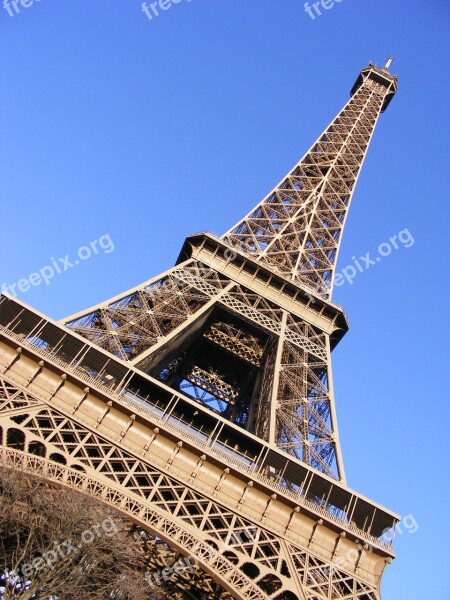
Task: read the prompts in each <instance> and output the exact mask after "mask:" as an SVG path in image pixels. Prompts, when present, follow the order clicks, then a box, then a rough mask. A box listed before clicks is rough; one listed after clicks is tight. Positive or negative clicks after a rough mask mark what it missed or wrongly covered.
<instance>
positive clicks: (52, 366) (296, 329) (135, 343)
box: [0, 61, 399, 600]
mask: <svg viewBox="0 0 450 600" xmlns="http://www.w3.org/2000/svg"><path fill="white" fill-rule="evenodd" d="M389 65H390V61H389V62H388V63H387V64H386V65H385V67H383V68H381V69H379V68H377V67H376V66H374V65H373V64H369V66H368V67H367V68H365V69H363V70H362V71H361V73H360V75H359V77H358V79H357V81H356V83H355V85H354V86H353V88H352V91H351V98H350V100H349V101H348V102H347V104H346V105H345V106H344V108H343V109H342V110H341V112H340V113H339V114H338V115H337V117H336V118H335V119H334V120H333V121H332V122H331V124H330V125H329V126H328V127H327V129H326V130H325V131H324V132H323V134H322V135H321V136H320V137H319V139H318V140H317V141H316V142H315V143H314V144H313V146H312V147H311V148H310V149H309V150H308V152H307V153H306V154H305V155H304V156H303V158H302V159H301V160H300V161H299V162H298V163H297V165H296V166H295V167H294V168H293V169H292V171H291V172H290V173H289V174H288V175H287V176H286V177H285V178H284V179H283V180H282V181H281V182H280V183H279V184H278V185H277V186H276V187H275V189H274V190H273V191H272V192H271V193H270V194H269V195H268V196H267V197H266V198H265V199H264V200H262V202H260V203H259V204H258V205H257V206H256V207H255V208H254V209H253V210H252V211H251V212H250V213H248V215H247V216H246V217H245V218H244V219H243V220H242V221H240V222H239V223H237V224H236V225H235V226H234V227H232V228H231V229H230V230H229V231H227V232H226V233H225V234H224V235H223V236H222V237H220V238H219V237H216V236H214V235H212V234H209V233H200V234H196V235H193V236H190V237H188V238H187V240H186V242H185V243H184V245H183V248H182V250H181V253H180V256H179V258H178V261H177V263H176V265H175V266H174V267H173V268H172V269H169V270H168V271H166V272H165V273H163V274H162V275H158V276H157V277H155V278H153V279H151V280H149V281H147V282H145V283H144V284H142V285H140V286H138V287H136V288H134V289H132V290H129V291H127V292H126V293H123V294H120V295H119V296H117V297H115V298H113V299H110V300H108V301H106V302H104V303H102V304H100V305H98V306H95V307H93V308H91V309H89V310H87V311H83V312H82V313H79V314H77V315H73V316H72V317H69V318H67V319H64V320H63V321H61V322H55V321H53V320H51V319H49V318H48V317H45V316H44V315H42V314H39V313H38V312H37V311H35V310H32V309H31V308H29V307H27V306H26V305H25V304H23V303H22V302H20V301H18V300H17V299H14V298H11V297H10V296H7V295H3V296H2V298H1V300H0V335H1V343H0V414H1V428H0V435H1V439H0V442H1V449H0V452H1V457H2V463H3V465H5V466H7V467H8V466H14V465H16V466H20V467H21V468H23V469H24V470H26V471H29V472H34V473H35V472H38V473H39V474H41V475H42V476H44V477H46V478H47V479H48V480H49V481H52V482H56V483H59V484H62V485H68V486H75V487H76V488H78V489H80V490H82V491H84V492H85V493H88V494H92V495H93V496H95V497H99V498H101V500H102V501H103V502H105V503H108V504H111V505H114V506H116V507H118V508H119V510H121V511H122V512H123V514H124V515H126V516H127V517H128V518H129V519H131V520H132V521H134V522H135V523H137V524H139V525H140V526H141V527H142V528H143V529H145V530H146V531H147V532H149V533H150V534H152V535H153V536H155V538H154V539H155V541H154V548H155V552H154V563H155V567H156V566H157V565H161V564H162V563H163V561H164V560H166V561H167V560H169V558H168V557H170V559H171V560H175V558H176V556H177V555H178V554H182V555H189V554H192V555H193V556H195V557H196V560H198V567H197V570H196V572H195V573H192V572H191V571H189V570H186V572H184V573H178V575H177V577H176V581H175V585H176V586H177V589H179V590H183V589H184V590H185V591H186V590H187V589H188V588H189V589H191V590H192V589H194V588H196V589H197V591H199V592H200V593H201V595H202V597H209V596H211V597H213V596H214V597H223V598H226V597H228V596H230V595H231V596H233V597H235V598H261V599H262V598H276V599H277V600H291V599H292V600H293V599H295V598H297V599H299V600H325V599H327V600H337V599H341V600H344V599H353V600H356V599H358V600H377V599H378V598H379V584H380V579H381V576H382V573H383V570H384V567H385V565H386V563H387V562H390V560H391V559H392V557H393V556H394V555H393V550H392V547H391V545H390V542H389V541H386V540H384V539H381V536H382V534H383V532H384V531H386V530H388V529H389V528H392V527H394V526H395V524H396V523H397V521H398V518H399V517H398V516H397V515H395V514H393V513H391V512H390V511H387V510H386V509H384V508H383V507H381V506H379V505H378V504H376V503H375V502H372V501H370V500H368V499H367V498H364V497H363V496H361V495H360V494H358V493H356V492H354V491H353V490H351V489H350V488H349V487H348V486H347V484H346V481H345V475H344V468H343V462H342V456H341V451H340V445H339V437H338V429H337V420H336V414H335V407H334V398H333V386H332V377H331V361H330V353H331V351H332V350H333V348H334V347H335V346H336V344H337V343H338V342H339V341H340V339H341V338H342V337H343V335H344V334H345V332H346V331H347V329H348V325H347V320H346V316H345V314H344V312H343V310H342V309H341V308H340V307H339V306H337V305H335V304H333V303H332V302H331V300H330V298H331V293H332V288H333V274H334V269H335V265H336V260H337V255H338V251H339V244H340V241H341V236H342V231H343V228H344V224H345V221H346V217H347V214H348V209H349V206H350V201H351V198H352V194H353V190H354V187H355V184H356V181H357V178H358V175H359V172H360V169H361V166H362V163H363V161H364V158H365V155H366V152H367V148H368V145H369V142H370V139H371V136H372V134H373V131H374V128H375V125H376V122H377V120H378V117H379V115H380V113H381V112H383V111H384V110H385V109H386V107H387V106H388V104H389V102H390V101H391V99H392V97H393V95H394V94H395V92H396V90H397V78H396V77H395V76H393V75H392V74H390V72H389V70H388V67H389ZM180 593H181V592H180Z"/></svg>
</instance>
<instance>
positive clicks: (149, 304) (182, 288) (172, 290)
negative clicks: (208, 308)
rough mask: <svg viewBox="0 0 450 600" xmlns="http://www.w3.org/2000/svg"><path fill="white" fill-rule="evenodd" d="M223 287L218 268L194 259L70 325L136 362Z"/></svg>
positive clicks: (108, 348) (103, 346)
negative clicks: (204, 264)
mask: <svg viewBox="0 0 450 600" xmlns="http://www.w3.org/2000/svg"><path fill="white" fill-rule="evenodd" d="M191 281H192V282H196V284H197V285H195V286H194V285H192V284H191V283H190V282H191ZM223 287H224V282H223V281H222V280H221V279H220V277H219V275H218V274H217V273H216V272H215V271H214V270H212V269H208V268H204V267H200V268H199V266H198V265H196V264H195V263H193V262H191V263H189V264H186V265H185V266H184V267H183V268H180V267H177V268H174V269H172V270H171V271H169V272H168V273H167V274H166V275H164V276H163V277H161V278H160V279H157V280H156V281H152V282H151V283H150V284H148V285H144V286H143V287H142V288H139V289H137V290H135V291H133V292H132V293H130V294H127V295H125V296H123V297H122V298H119V299H116V300H114V301H113V302H111V303H109V304H106V305H101V306H99V307H98V308H97V309H95V310H93V311H92V312H88V313H86V314H84V315H82V316H79V317H77V318H76V319H75V320H72V321H70V322H68V323H67V326H68V327H69V328H70V329H72V330H73V331H75V332H76V333H78V334H79V335H82V336H83V337H85V338H86V339H88V340H90V341H91V342H93V343H95V344H97V345H98V346H100V347H101V348H103V349H104V350H107V351H108V352H111V354H113V355H114V356H117V357H119V358H121V359H122V360H132V359H134V358H136V357H137V356H139V355H141V354H142V353H143V352H145V351H146V350H148V349H149V348H150V347H151V346H153V345H154V344H156V343H157V341H158V340H160V339H162V338H164V337H166V336H167V335H169V334H170V333H171V332H173V331H174V330H175V329H177V328H178V327H179V326H180V325H182V324H183V323H185V322H186V321H187V320H189V319H191V318H192V317H193V315H195V314H196V313H197V312H198V311H199V309H201V308H202V307H203V306H204V305H205V304H206V303H207V302H208V301H209V300H210V298H211V297H213V296H215V295H217V294H218V293H219V292H220V291H221V290H222V289H223Z"/></svg>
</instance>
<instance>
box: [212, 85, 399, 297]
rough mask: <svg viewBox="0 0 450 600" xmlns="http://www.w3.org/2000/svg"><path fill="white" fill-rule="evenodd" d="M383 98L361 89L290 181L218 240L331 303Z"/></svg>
mask: <svg viewBox="0 0 450 600" xmlns="http://www.w3.org/2000/svg"><path fill="white" fill-rule="evenodd" d="M386 93H387V89H386V88H385V87H383V86H375V85H373V82H371V81H367V82H366V83H365V84H363V85H362V86H361V87H360V88H359V90H358V91H357V92H356V93H355V95H354V96H353V97H352V98H351V99H350V100H349V102H348V103H347V104H346V106H345V107H344V108H343V109H342V110H341V112H340V113H339V114H338V116H337V117H336V118H335V119H334V120H333V121H332V123H331V124H330V125H329V127H328V128H327V129H326V130H325V132H324V133H323V134H322V135H321V136H320V138H319V139H318V140H317V142H316V143H315V144H314V145H313V146H312V148H311V149H310V150H309V151H308V152H307V154H306V155H305V156H304V157H303V158H302V159H301V160H300V162H299V163H298V164H297V165H296V166H295V167H294V169H293V170H292V171H291V172H290V173H289V174H288V175H287V177H285V178H284V179H283V180H282V182H281V183H280V184H279V185H278V186H277V187H276V188H275V190H274V191H273V192H271V193H270V194H269V195H268V196H267V197H266V198H265V199H264V200H263V201H262V202H261V203H260V204H258V205H257V206H256V207H255V208H254V209H253V210H252V211H251V212H250V213H249V214H248V215H247V216H246V217H245V218H244V219H243V220H242V221H240V222H239V223H238V224H237V225H235V226H234V227H232V228H231V229H230V230H229V231H228V232H227V233H226V234H225V235H224V236H223V239H224V240H225V241H226V242H227V243H229V244H231V245H233V246H236V247H238V248H240V249H241V250H242V251H244V252H246V253H249V254H252V255H253V256H255V257H256V258H257V259H258V260H261V261H262V262H264V263H266V264H268V265H270V267H271V268H272V269H274V270H278V271H280V272H282V273H283V274H285V275H286V276H288V277H290V278H292V279H293V280H295V281H298V282H300V283H302V284H304V285H306V286H307V287H309V288H312V289H313V290H315V291H317V292H319V293H320V295H321V296H322V297H324V298H329V297H330V296H331V286H332V281H333V271H334V268H335V264H336V260H337V252H338V248H339V242H340V239H341V233H342V230H343V227H344V223H345V219H346V216H347V212H348V208H349V205H350V200H351V197H352V193H353V189H354V186H355V183H356V180H357V177H358V173H359V171H360V168H361V165H362V163H363V160H364V157H365V154H366V151H367V147H368V144H369V141H370V138H371V135H372V132H373V130H374V127H375V124H376V122H377V118H378V115H379V114H380V111H381V108H382V106H383V103H384V100H385V96H386Z"/></svg>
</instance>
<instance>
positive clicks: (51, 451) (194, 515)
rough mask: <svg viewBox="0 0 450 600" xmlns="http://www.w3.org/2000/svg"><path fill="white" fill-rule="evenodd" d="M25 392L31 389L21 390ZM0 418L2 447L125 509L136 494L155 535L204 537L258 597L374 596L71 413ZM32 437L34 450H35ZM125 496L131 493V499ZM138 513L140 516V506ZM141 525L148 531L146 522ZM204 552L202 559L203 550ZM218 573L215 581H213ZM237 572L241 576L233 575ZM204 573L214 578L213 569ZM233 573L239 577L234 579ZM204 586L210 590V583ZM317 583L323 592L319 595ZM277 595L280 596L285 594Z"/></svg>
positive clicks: (7, 413) (38, 410)
mask: <svg viewBox="0 0 450 600" xmlns="http://www.w3.org/2000/svg"><path fill="white" fill-rule="evenodd" d="M0 390H1V391H0V395H1V396H2V398H3V399H6V397H8V398H9V397H11V396H14V395H15V396H18V395H20V393H21V391H20V389H19V388H16V389H14V385H13V383H12V382H10V381H9V380H8V378H7V377H5V376H3V378H2V385H1V387H0ZM5 390H7V392H5ZM28 397H31V395H30V394H28ZM36 402H37V401H36ZM1 417H2V426H1V427H0V436H1V439H0V441H1V444H2V445H3V446H8V445H9V442H10V441H11V440H13V442H14V443H13V446H12V447H14V448H15V449H16V450H21V451H25V452H27V453H31V454H39V455H40V456H41V458H45V457H49V456H51V457H52V460H58V462H60V463H64V464H65V465H67V466H70V467H72V469H76V470H77V471H78V472H79V473H80V477H81V475H82V474H83V472H85V473H86V474H87V475H88V476H89V477H90V478H91V479H92V478H93V480H94V479H95V478H97V480H98V482H99V486H100V485H101V484H102V482H106V481H110V482H111V485H112V486H113V487H114V488H115V489H117V490H118V489H121V490H123V491H124V492H126V494H128V496H129V498H130V500H129V501H127V502H125V503H124V502H123V501H121V508H122V509H123V510H127V507H129V510H130V516H133V515H136V507H138V506H139V504H138V503H136V502H137V501H138V499H140V501H141V502H144V503H145V504H146V505H147V504H148V505H151V506H153V507H155V510H157V511H158V513H159V514H164V515H167V519H168V521H167V522H166V525H165V526H164V531H163V533H164V534H165V535H169V537H170V526H169V523H170V522H172V523H173V535H174V536H175V534H176V533H177V534H178V528H177V525H176V524H177V523H180V524H184V525H183V526H185V527H186V528H187V529H188V530H190V531H197V532H198V533H199V535H201V538H202V539H203V540H206V541H207V544H208V545H209V546H207V547H209V548H211V552H213V553H217V552H219V553H220V554H221V555H222V556H223V557H224V560H226V563H227V564H228V565H231V566H233V568H234V569H236V575H233V577H232V579H233V581H234V582H235V583H236V585H237V586H239V585H244V587H245V585H247V586H248V584H245V581H247V580H248V579H249V580H251V581H253V582H254V586H255V589H259V590H260V593H261V598H262V597H265V598H268V597H271V598H277V599H280V600H281V598H289V599H292V600H295V598H299V599H300V598H301V599H303V598H308V599H310V598H317V599H320V600H322V599H327V600H328V599H332V600H337V599H342V600H343V599H347V598H351V599H352V600H369V599H370V600H377V595H376V592H375V590H374V589H373V588H371V587H370V586H369V585H368V584H364V583H361V582H360V581H359V580H357V578H355V576H354V575H351V574H350V573H345V572H344V571H341V570H338V569H334V567H332V565H331V564H329V563H327V562H326V561H324V560H323V559H320V558H318V557H317V556H315V555H314V553H313V552H312V551H311V550H306V549H301V548H300V547H296V546H294V545H292V544H289V550H287V546H286V542H285V541H284V540H283V539H282V538H280V537H279V536H278V535H276V534H274V533H273V532H271V531H269V530H267V529H265V528H264V527H263V526H261V524H260V523H258V522H254V521H252V520H251V519H249V518H248V517H247V516H243V515H242V514H239V511H237V510H231V509H230V508H228V507H226V506H224V505H222V504H221V503H220V502H219V501H217V500H215V499H213V498H211V497H207V496H206V495H205V494H204V493H203V492H202V491H201V489H196V488H195V482H193V483H192V485H190V486H188V485H186V483H185V482H181V481H178V480H177V479H176V478H175V477H174V476H173V475H170V474H168V473H166V472H164V471H163V470H162V469H161V468H159V467H156V466H152V465H151V464H149V463H148V462H144V461H143V460H142V459H139V458H136V457H135V456H133V455H132V454H130V452H129V451H127V450H126V449H125V448H123V447H120V445H119V444H117V443H113V442H111V441H109V440H107V439H105V438H104V437H102V436H101V435H99V434H97V433H94V432H93V431H89V430H88V429H87V428H86V427H85V426H84V425H82V424H80V423H77V422H76V421H75V420H74V419H73V418H72V417H68V416H65V415H63V414H61V413H59V412H58V411H57V410H55V409H54V408H51V407H49V406H43V405H42V404H41V403H36V404H33V401H32V402H31V404H30V405H29V406H24V407H23V408H22V410H21V412H20V413H17V411H16V410H12V411H11V409H7V410H4V411H3V412H2V413H1ZM12 431H14V432H15V435H14V436H11V435H10V432H12ZM18 431H21V432H23V438H22V439H20V437H19V436H18V435H17V432H18ZM39 440H40V442H41V448H40V449H39V451H37V450H38V446H37V444H38V443H39ZM60 466H61V465H60ZM80 481H81V479H80ZM99 486H96V485H93V484H90V488H89V490H91V491H92V493H93V494H94V493H95V494H97V492H98V491H99V490H100V489H101V487H99ZM89 490H88V491H89ZM117 494H118V492H117ZM113 497H114V496H111V495H107V496H106V497H105V498H107V499H109V500H111V498H113ZM117 497H119V496H117ZM131 498H136V502H134V501H131ZM139 514H142V509H140V512H139ZM149 531H152V532H154V530H153V529H152V528H151V527H149ZM177 540H178V543H179V542H180V538H179V537H177ZM202 552H203V551H202ZM204 552H206V550H205V551H204ZM204 552H203V553H204ZM292 557H294V562H292ZM304 557H307V559H306V558H304ZM204 558H208V557H207V556H206V555H205V554H204ZM302 561H303V562H302ZM217 564H218V563H217ZM305 565H306V566H305ZM228 568H231V567H228ZM221 569H222V567H220V569H219V571H221ZM219 571H217V581H219V582H220V580H221V577H220V576H219V575H221V573H220V572H219ZM238 572H240V573H241V574H242V575H241V576H240V575H238V574H237V573H238ZM210 573H211V571H210ZM212 573H213V578H214V570H213V571H212ZM325 574H327V577H328V579H326V581H325V580H324V579H323V578H324V577H325ZM197 577H198V573H197ZM240 577H242V578H243V579H242V582H241V583H239V582H240V581H241V580H240ZM194 580H195V577H194ZM205 585H206V584H205ZM325 586H328V587H327V588H326V587H325ZM206 588H208V589H210V588H211V586H210V584H207V585H206ZM369 588H370V589H369ZM238 589H239V587H237V588H236V590H238ZM252 589H253V588H252ZM325 589H326V590H328V591H327V592H326V594H325ZM349 589H350V590H351V595H349V593H350V592H348V590H349ZM293 590H295V593H294V591H293ZM330 590H331V592H330ZM205 591H206V589H205ZM344 592H345V593H344ZM285 593H288V595H287V596H285V595H284V594H285ZM369 593H370V595H369ZM314 594H315V595H314ZM327 594H328V595H327ZM330 594H331V595H330ZM364 594H366V595H364ZM247 597H255V598H256V597H258V594H255V593H254V591H251V590H249V595H248V596H247Z"/></svg>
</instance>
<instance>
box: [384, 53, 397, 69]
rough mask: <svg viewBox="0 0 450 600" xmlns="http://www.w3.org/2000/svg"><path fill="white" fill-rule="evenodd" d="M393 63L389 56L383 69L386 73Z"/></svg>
mask: <svg viewBox="0 0 450 600" xmlns="http://www.w3.org/2000/svg"><path fill="white" fill-rule="evenodd" d="M393 62H394V57H393V56H389V57H388V59H387V61H386V64H385V65H384V67H383V69H385V70H386V71H389V67H390V66H391V65H392V63H393Z"/></svg>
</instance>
